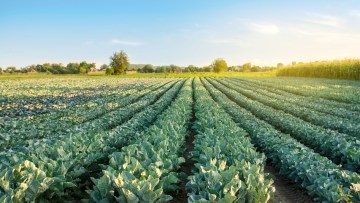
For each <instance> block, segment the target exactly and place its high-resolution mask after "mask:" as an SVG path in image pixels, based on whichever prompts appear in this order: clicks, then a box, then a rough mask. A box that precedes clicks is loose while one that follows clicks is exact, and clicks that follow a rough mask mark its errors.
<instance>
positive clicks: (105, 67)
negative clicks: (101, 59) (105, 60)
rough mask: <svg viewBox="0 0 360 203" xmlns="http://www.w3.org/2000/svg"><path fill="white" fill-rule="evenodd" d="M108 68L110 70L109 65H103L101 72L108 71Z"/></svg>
mask: <svg viewBox="0 0 360 203" xmlns="http://www.w3.org/2000/svg"><path fill="white" fill-rule="evenodd" d="M108 68H109V65H107V64H103V65H101V66H100V70H101V71H104V70H106V69H108Z"/></svg>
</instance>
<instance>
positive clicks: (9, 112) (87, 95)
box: [0, 89, 107, 120]
mask: <svg viewBox="0 0 360 203" xmlns="http://www.w3.org/2000/svg"><path fill="white" fill-rule="evenodd" d="M99 91H100V90H98V89H94V90H80V91H71V90H68V91H64V92H62V93H61V94H54V95H46V96H43V95H39V96H37V97H27V96H26V95H23V97H22V98H21V100H20V99H19V100H15V101H11V102H0V117H3V118H4V119H6V120H10V119H26V118H28V117H36V116H40V115H43V114H46V113H51V112H53V111H58V110H61V109H66V108H71V107H74V106H76V105H79V104H82V103H85V102H88V101H91V100H93V99H96V98H97V97H98V96H99V95H100V94H101V92H99ZM103 91H107V90H105V89H104V90H103Z"/></svg>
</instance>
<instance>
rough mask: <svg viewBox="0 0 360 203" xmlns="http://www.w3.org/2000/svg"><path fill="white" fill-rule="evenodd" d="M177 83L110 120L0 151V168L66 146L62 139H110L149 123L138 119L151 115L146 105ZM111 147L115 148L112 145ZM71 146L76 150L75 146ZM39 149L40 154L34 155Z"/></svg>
mask: <svg viewBox="0 0 360 203" xmlns="http://www.w3.org/2000/svg"><path fill="white" fill-rule="evenodd" d="M180 83H181V82H180ZM180 83H176V84H168V85H165V86H164V87H162V88H160V89H158V90H155V91H153V92H152V93H149V94H147V95H145V96H144V97H143V98H142V99H140V100H139V101H138V102H135V103H133V104H130V105H128V106H126V107H124V108H120V109H119V110H118V111H117V113H116V114H114V115H113V117H108V118H105V119H103V118H101V121H102V122H103V123H101V122H100V120H99V121H98V120H97V121H96V122H94V121H95V120H94V121H92V122H93V124H92V125H90V124H89V127H88V128H81V129H73V130H71V131H69V132H68V133H66V134H60V135H57V136H53V137H49V138H47V139H42V140H37V141H36V142H34V143H32V145H29V146H27V147H25V146H23V147H21V148H17V149H16V150H12V149H10V150H5V151H2V152H0V160H2V162H0V169H3V168H6V167H8V166H13V165H15V164H17V163H18V162H19V159H22V160H24V159H26V157H27V154H29V153H37V154H41V151H46V150H43V148H44V147H45V148H46V147H52V146H53V145H54V143H55V145H62V144H65V145H66V144H67V141H63V140H68V139H70V140H74V141H73V143H78V142H77V141H76V140H78V139H79V140H82V139H83V138H86V137H88V138H92V137H99V136H100V137H114V136H116V135H118V134H119V133H120V132H121V133H125V132H127V129H128V128H132V127H133V126H136V127H138V126H139V125H140V126H141V125H142V124H143V123H140V124H138V123H139V122H142V121H144V123H145V122H147V121H148V122H150V120H149V119H147V117H146V116H145V117H144V118H142V117H141V116H144V115H147V114H148V112H149V111H150V112H151V109H152V107H149V105H151V104H153V103H154V102H155V103H156V104H157V105H152V106H159V105H160V104H161V102H162V101H164V100H165V99H164V97H165V96H168V95H169V94H174V91H176V88H178V87H177V86H179V85H181V84H180ZM159 103H160V104H159ZM144 109H145V110H144ZM154 110H155V109H154ZM140 111H141V112H140ZM138 112H140V113H138ZM134 115H135V116H134ZM154 115H155V114H152V116H154ZM139 118H140V119H139ZM129 119H130V120H129ZM111 121H112V122H116V126H114V127H112V128H102V127H104V126H105V127H106V126H108V125H107V124H108V123H109V122H111ZM136 124H137V125H136ZM101 129H102V130H101ZM85 141H86V140H84V142H85ZM70 143H71V142H70ZM80 143H81V142H80ZM112 144H113V145H115V144H114V143H112ZM74 146H75V147H77V146H76V145H74ZM39 148H40V152H38V151H39ZM36 150H37V151H36Z"/></svg>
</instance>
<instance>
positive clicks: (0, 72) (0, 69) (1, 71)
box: [0, 67, 3, 75]
mask: <svg viewBox="0 0 360 203" xmlns="http://www.w3.org/2000/svg"><path fill="white" fill-rule="evenodd" d="M2 73H3V69H2V68H1V67H0V75H1V74H2Z"/></svg>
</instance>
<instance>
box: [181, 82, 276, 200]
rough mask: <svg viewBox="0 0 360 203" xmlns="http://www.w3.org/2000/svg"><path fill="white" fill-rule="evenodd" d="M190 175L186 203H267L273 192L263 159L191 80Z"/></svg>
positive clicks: (243, 134) (245, 136)
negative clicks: (193, 133)
mask: <svg viewBox="0 0 360 203" xmlns="http://www.w3.org/2000/svg"><path fill="white" fill-rule="evenodd" d="M194 87H195V88H194V89H195V92H194V95H195V115H196V122H195V125H194V128H195V129H196V131H197V135H196V136H195V141H194V151H192V152H191V153H192V156H193V159H195V160H196V162H197V163H196V164H195V169H194V170H193V171H194V175H192V176H190V177H189V179H190V181H189V182H188V183H187V185H186V186H187V188H188V190H189V192H190V193H189V198H188V201H189V202H267V201H268V200H269V199H270V197H271V195H272V194H273V192H274V188H273V187H272V186H271V184H272V180H269V179H268V177H267V176H266V175H265V174H264V164H265V157H264V155H263V154H260V153H258V152H256V151H255V148H254V146H253V145H252V144H251V142H250V139H249V138H248V137H247V133H246V132H245V131H244V130H242V129H241V128H239V127H238V126H237V125H236V123H234V122H233V121H232V120H231V118H230V116H229V115H228V114H227V113H226V112H225V111H224V110H222V109H221V108H220V107H219V106H218V105H217V104H216V103H215V101H214V100H212V98H211V97H210V95H209V93H207V91H206V89H205V88H204V87H203V86H202V84H201V82H200V80H199V79H198V78H196V79H195V81H194Z"/></svg>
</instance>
